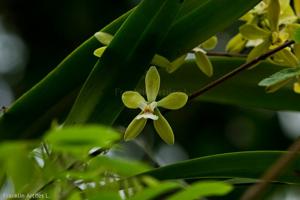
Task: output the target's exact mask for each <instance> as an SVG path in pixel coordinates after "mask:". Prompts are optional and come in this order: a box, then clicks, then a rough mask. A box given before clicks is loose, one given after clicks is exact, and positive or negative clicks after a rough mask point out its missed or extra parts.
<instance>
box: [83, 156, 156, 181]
mask: <svg viewBox="0 0 300 200" xmlns="http://www.w3.org/2000/svg"><path fill="white" fill-rule="evenodd" d="M150 169H151V168H150V167H149V166H148V165H146V164H144V163H141V162H137V161H132V160H130V161H129V160H125V159H120V158H109V157H105V156H97V157H95V158H93V159H92V160H91V161H90V162H89V163H88V166H87V171H94V170H97V171H99V172H103V171H110V172H113V173H117V174H119V175H120V176H122V177H130V176H133V175H136V174H139V173H143V172H145V171H148V170H150Z"/></svg>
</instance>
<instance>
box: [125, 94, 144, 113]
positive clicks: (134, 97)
mask: <svg viewBox="0 0 300 200" xmlns="http://www.w3.org/2000/svg"><path fill="white" fill-rule="evenodd" d="M122 101H123V103H124V105H125V106H126V107H127V108H131V109H136V108H141V109H143V108H142V107H143V105H146V101H145V99H144V97H142V96H141V95H140V94H139V93H138V92H135V91H127V92H124V93H123V94H122Z"/></svg>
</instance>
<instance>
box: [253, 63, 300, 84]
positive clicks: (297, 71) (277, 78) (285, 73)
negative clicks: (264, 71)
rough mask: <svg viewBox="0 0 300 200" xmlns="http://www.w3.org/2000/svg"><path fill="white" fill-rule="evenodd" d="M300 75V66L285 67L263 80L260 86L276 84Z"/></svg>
mask: <svg viewBox="0 0 300 200" xmlns="http://www.w3.org/2000/svg"><path fill="white" fill-rule="evenodd" d="M298 75H300V68H299V67H297V68H288V69H283V70H281V71H279V72H276V73H275V74H273V75H271V76H270V77H268V78H266V79H264V80H262V81H261V82H259V84H258V85H259V86H266V87H269V86H272V85H275V84H277V83H279V82H282V81H285V80H288V79H291V78H294V77H296V76H298Z"/></svg>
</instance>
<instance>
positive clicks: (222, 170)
mask: <svg viewBox="0 0 300 200" xmlns="http://www.w3.org/2000/svg"><path fill="white" fill-rule="evenodd" d="M284 153H285V152H284V151H283V152H282V151H249V152H235V153H225V154H218V155H212V156H205V157H200V158H195V159H191V160H186V161H183V162H179V163H175V164H172V165H167V166H164V167H161V168H157V169H154V170H152V171H149V172H146V173H144V174H142V175H150V176H153V177H155V178H157V179H159V180H166V179H201V178H205V179H224V178H227V179H228V178H251V179H259V178H260V177H261V175H262V174H263V173H264V172H265V171H266V170H267V169H269V167H270V166H271V165H272V164H273V163H274V162H275V161H276V160H277V159H278V158H279V157H280V156H282V155H283V154H284ZM233 161H238V162H233ZM299 167H300V157H298V158H297V159H296V160H295V161H294V162H293V163H292V164H291V165H290V166H289V167H288V168H287V170H286V171H285V172H283V173H282V175H281V176H280V177H278V178H276V179H275V180H274V181H275V182H281V183H296V184H299V183H300V178H299V177H298V176H295V171H296V170H298V169H299ZM178 172H180V173H178Z"/></svg>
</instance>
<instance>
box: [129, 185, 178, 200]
mask: <svg viewBox="0 0 300 200" xmlns="http://www.w3.org/2000/svg"><path fill="white" fill-rule="evenodd" d="M179 188H180V184H178V183H176V182H165V183H160V184H158V185H156V186H152V187H149V188H146V189H144V190H142V191H141V192H139V193H137V194H136V195H134V196H133V197H131V198H129V199H128V200H141V199H143V200H151V199H155V198H156V197H158V196H159V195H163V194H166V193H168V192H171V191H174V190H176V189H179Z"/></svg>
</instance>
